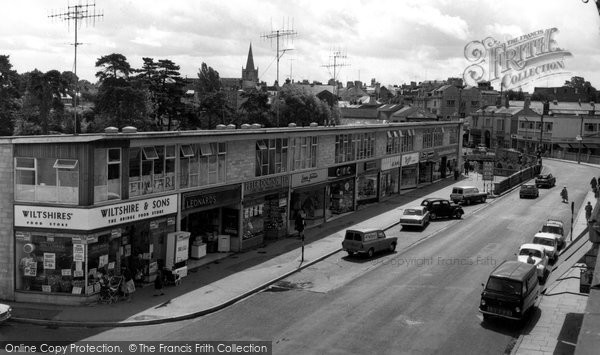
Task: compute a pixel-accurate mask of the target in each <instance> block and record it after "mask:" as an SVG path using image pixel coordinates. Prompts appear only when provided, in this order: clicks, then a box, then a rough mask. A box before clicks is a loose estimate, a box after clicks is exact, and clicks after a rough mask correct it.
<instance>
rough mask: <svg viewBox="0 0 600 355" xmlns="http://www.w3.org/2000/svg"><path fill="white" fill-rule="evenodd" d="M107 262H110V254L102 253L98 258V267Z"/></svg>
mask: <svg viewBox="0 0 600 355" xmlns="http://www.w3.org/2000/svg"><path fill="white" fill-rule="evenodd" d="M106 264H108V254H105V255H100V258H99V259H98V267H103V266H104V265H106Z"/></svg>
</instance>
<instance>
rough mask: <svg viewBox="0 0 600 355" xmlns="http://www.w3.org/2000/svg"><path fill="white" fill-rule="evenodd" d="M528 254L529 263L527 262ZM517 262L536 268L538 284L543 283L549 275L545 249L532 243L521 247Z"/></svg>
mask: <svg viewBox="0 0 600 355" xmlns="http://www.w3.org/2000/svg"><path fill="white" fill-rule="evenodd" d="M530 254H531V262H528V260H529V255H530ZM517 260H518V261H520V262H522V263H528V264H532V265H534V266H535V267H536V268H537V275H538V279H539V280H540V282H545V281H546V279H547V278H548V275H549V274H550V269H548V256H547V255H546V249H544V247H543V246H541V245H538V244H532V243H527V244H523V245H521V247H520V248H519V254H518V255H517Z"/></svg>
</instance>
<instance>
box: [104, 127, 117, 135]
mask: <svg viewBox="0 0 600 355" xmlns="http://www.w3.org/2000/svg"><path fill="white" fill-rule="evenodd" d="M104 133H107V134H115V133H119V129H118V128H117V127H113V126H110V127H106V128H105V129H104Z"/></svg>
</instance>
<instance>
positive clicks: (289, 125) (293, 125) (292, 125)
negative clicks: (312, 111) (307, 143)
mask: <svg viewBox="0 0 600 355" xmlns="http://www.w3.org/2000/svg"><path fill="white" fill-rule="evenodd" d="M288 127H296V124H295V123H290V124H288Z"/></svg>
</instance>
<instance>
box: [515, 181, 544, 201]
mask: <svg viewBox="0 0 600 355" xmlns="http://www.w3.org/2000/svg"><path fill="white" fill-rule="evenodd" d="M539 196H540V191H539V190H538V188H537V186H535V184H534V183H532V182H528V183H525V184H523V185H521V189H520V190H519V197H520V198H525V197H528V198H531V197H533V198H538V197H539Z"/></svg>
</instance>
